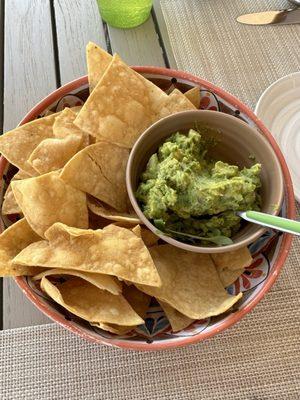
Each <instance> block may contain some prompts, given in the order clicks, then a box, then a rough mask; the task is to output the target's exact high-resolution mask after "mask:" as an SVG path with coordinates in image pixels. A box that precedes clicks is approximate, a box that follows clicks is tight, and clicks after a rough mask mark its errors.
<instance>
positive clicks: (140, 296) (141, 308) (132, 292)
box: [91, 286, 151, 335]
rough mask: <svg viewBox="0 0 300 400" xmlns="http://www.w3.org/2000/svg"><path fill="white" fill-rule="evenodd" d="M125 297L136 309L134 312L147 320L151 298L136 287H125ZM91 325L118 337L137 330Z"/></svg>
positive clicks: (115, 325)
mask: <svg viewBox="0 0 300 400" xmlns="http://www.w3.org/2000/svg"><path fill="white" fill-rule="evenodd" d="M123 296H124V297H125V299H126V300H127V301H128V303H129V304H130V305H131V307H132V308H133V309H134V311H135V312H136V313H137V314H138V315H139V316H140V317H141V318H143V319H145V318H146V315H147V311H148V308H149V305H150V301H151V297H150V296H148V295H147V294H145V293H143V292H140V291H139V290H138V289H137V288H136V287H135V286H124V288H123ZM91 325H93V326H97V327H98V328H101V329H103V330H105V331H108V332H111V333H115V334H117V335H125V334H126V333H128V332H130V331H132V330H133V329H134V328H136V326H120V325H117V324H103V323H98V324H95V323H92V324H91Z"/></svg>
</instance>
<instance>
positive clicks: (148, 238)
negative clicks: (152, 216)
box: [141, 226, 159, 247]
mask: <svg viewBox="0 0 300 400" xmlns="http://www.w3.org/2000/svg"><path fill="white" fill-rule="evenodd" d="M141 237H142V239H143V242H144V243H145V245H146V246H147V247H151V246H155V245H156V244H157V242H158V241H159V237H158V236H156V235H155V234H154V233H153V232H151V231H150V230H149V229H148V228H145V227H143V226H141Z"/></svg>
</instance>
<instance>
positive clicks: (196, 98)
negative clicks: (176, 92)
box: [184, 86, 201, 109]
mask: <svg viewBox="0 0 300 400" xmlns="http://www.w3.org/2000/svg"><path fill="white" fill-rule="evenodd" d="M184 95H185V97H186V98H187V99H189V101H190V102H191V103H192V104H193V105H194V106H195V107H196V108H197V109H199V108H200V100H201V93H200V87H198V86H196V87H194V88H192V89H190V90H188V91H187V92H185V93H184Z"/></svg>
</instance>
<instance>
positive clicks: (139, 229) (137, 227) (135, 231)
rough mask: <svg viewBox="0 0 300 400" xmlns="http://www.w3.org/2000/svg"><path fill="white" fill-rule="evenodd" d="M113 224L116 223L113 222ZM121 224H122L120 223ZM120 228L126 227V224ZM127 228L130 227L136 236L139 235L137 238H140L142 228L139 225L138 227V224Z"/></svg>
mask: <svg viewBox="0 0 300 400" xmlns="http://www.w3.org/2000/svg"><path fill="white" fill-rule="evenodd" d="M115 225H117V224H115ZM117 226H120V225H119V224H118V225H117ZM121 226H122V225H121ZM122 228H127V226H123V227H122ZM127 229H131V231H132V232H133V233H134V234H135V235H136V236H137V237H139V238H141V237H142V230H141V227H140V225H136V226H134V227H133V228H130V227H129V228H127Z"/></svg>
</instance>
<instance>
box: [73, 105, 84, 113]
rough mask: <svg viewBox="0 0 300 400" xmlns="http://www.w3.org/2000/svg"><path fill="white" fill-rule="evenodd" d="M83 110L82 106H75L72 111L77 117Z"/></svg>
mask: <svg viewBox="0 0 300 400" xmlns="http://www.w3.org/2000/svg"><path fill="white" fill-rule="evenodd" d="M81 109H82V106H74V107H71V110H72V111H73V112H74V113H75V114H76V115H77V114H78V113H79V111H80V110H81Z"/></svg>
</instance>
